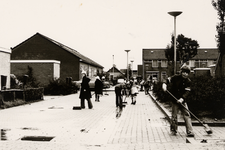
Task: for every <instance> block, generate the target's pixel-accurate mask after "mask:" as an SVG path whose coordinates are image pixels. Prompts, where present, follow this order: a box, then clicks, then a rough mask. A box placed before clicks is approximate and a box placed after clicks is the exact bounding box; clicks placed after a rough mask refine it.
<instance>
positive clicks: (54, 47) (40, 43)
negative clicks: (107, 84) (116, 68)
mask: <svg viewBox="0 0 225 150" xmlns="http://www.w3.org/2000/svg"><path fill="white" fill-rule="evenodd" d="M11 60H13V61H15V60H22V61H25V60H27V61H35V60H37V61H47V60H52V61H55V62H59V63H60V75H59V77H60V78H61V79H63V80H64V79H65V80H66V78H67V77H72V80H80V79H81V72H82V70H84V71H86V72H87V74H88V76H90V77H91V78H92V77H94V76H95V75H96V74H97V73H102V72H103V66H101V65H100V64H98V63H96V62H95V61H93V60H91V59H90V58H88V57H86V56H84V55H82V54H81V53H79V52H78V51H76V50H74V49H72V48H70V47H68V46H65V45H63V44H61V43H59V42H57V41H55V40H53V39H50V38H48V37H46V36H44V35H42V34H40V33H36V34H35V35H33V36H32V37H30V38H28V39H27V40H25V41H24V42H22V43H20V44H19V45H17V46H15V47H13V48H12V54H11ZM14 64H15V63H14ZM31 64H33V63H28V62H27V63H26V65H31ZM45 64H46V63H45ZM52 65H53V64H52ZM42 69H43V70H42V71H43V72H48V71H46V70H49V69H52V67H44V68H42ZM18 72H19V71H18V70H16V68H13V70H12V73H13V74H14V73H15V75H17V74H16V73H18ZM34 72H35V74H36V75H37V78H41V72H40V70H34ZM24 73H26V72H24ZM38 76H39V77H38ZM47 76H48V75H47V74H46V77H47Z"/></svg>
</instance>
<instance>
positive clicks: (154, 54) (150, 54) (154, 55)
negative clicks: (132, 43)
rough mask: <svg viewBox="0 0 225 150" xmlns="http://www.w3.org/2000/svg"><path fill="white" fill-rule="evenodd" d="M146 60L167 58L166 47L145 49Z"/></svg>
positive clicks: (144, 56)
mask: <svg viewBox="0 0 225 150" xmlns="http://www.w3.org/2000/svg"><path fill="white" fill-rule="evenodd" d="M142 54H143V59H144V60H154V59H155V60H159V59H162V60H163V59H166V56H165V49H143V53H142Z"/></svg>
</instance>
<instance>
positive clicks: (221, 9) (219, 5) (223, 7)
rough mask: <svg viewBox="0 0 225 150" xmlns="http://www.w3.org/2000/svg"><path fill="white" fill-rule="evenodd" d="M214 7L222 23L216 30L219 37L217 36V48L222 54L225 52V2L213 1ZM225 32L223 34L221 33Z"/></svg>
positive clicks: (221, 0) (222, 0)
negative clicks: (224, 39)
mask: <svg viewBox="0 0 225 150" xmlns="http://www.w3.org/2000/svg"><path fill="white" fill-rule="evenodd" d="M212 5H213V7H214V8H215V9H216V10H217V14H218V19H219V20H220V23H218V24H217V26H216V30H217V32H218V35H217V36H216V38H217V46H218V48H219V51H220V52H221V53H224V52H225V49H224V48H223V47H224V45H223V44H224V43H223V42H222V40H223V35H224V31H225V25H224V16H225V0H217V1H215V0H212ZM221 31H223V32H221Z"/></svg>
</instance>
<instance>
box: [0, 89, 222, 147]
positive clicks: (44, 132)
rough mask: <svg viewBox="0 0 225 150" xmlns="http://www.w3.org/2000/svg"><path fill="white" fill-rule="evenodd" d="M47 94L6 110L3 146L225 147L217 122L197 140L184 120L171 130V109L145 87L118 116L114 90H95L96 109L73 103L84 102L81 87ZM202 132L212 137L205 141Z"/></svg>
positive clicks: (0, 116) (0, 143)
mask: <svg viewBox="0 0 225 150" xmlns="http://www.w3.org/2000/svg"><path fill="white" fill-rule="evenodd" d="M44 99H45V100H44V101H40V102H36V103H32V104H27V105H23V106H18V107H13V108H8V109H2V110H0V119H1V121H0V122H1V123H0V129H1V134H2V135H1V141H0V149H1V150H28V149H29V150H33V149H35V150H36V149H38V150H39V149H40V150H43V149H46V150H50V149H52V150H53V149H54V150H60V149H61V150H75V149H79V150H80V149H81V150H82V149H84V150H86V149H90V150H93V149H97V150H98V149H99V150H103V149H104V150H108V149H109V150H110V149H120V150H139V149H146V150H147V149H152V150H153V149H154V150H155V149H169V150H170V149H178V150H179V149H224V143H223V141H222V140H223V139H225V135H223V133H225V128H224V127H214V128H213V130H214V134H213V135H212V136H209V135H206V133H205V132H204V129H202V127H200V126H196V127H194V131H195V132H197V134H196V138H195V139H194V138H193V139H191V140H190V141H192V143H187V137H186V133H185V127H184V126H179V130H178V134H177V136H173V135H171V133H170V124H169V123H168V121H167V120H166V119H165V115H164V114H163V113H162V112H161V110H160V109H159V108H158V107H157V106H156V104H155V103H154V102H153V100H152V99H151V97H150V96H149V95H145V94H144V92H139V94H138V96H137V103H136V105H131V104H130V103H131V100H130V98H127V99H126V100H127V105H126V107H125V108H124V110H123V112H122V115H121V117H120V118H118V119H117V118H116V106H115V94H114V91H107V94H106V92H104V94H103V96H102V97H100V102H95V99H94V95H93V97H92V103H93V109H88V107H87V103H86V109H82V110H73V109H72V108H73V106H80V100H79V93H76V94H72V95H68V96H46V97H44ZM202 137H204V139H206V140H208V143H204V144H203V143H200V140H202ZM31 139H32V140H31ZM210 139H211V141H213V140H214V139H215V140H216V139H217V140H218V139H219V140H220V141H217V142H209V141H210ZM35 140H36V141H35ZM215 140H214V141H215Z"/></svg>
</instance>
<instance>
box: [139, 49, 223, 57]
mask: <svg viewBox="0 0 225 150" xmlns="http://www.w3.org/2000/svg"><path fill="white" fill-rule="evenodd" d="M218 55H219V51H218V49H216V48H200V49H198V54H197V55H196V56H195V57H193V58H192V60H193V59H194V60H196V59H217V57H218ZM164 59H167V58H166V56H165V49H143V60H164Z"/></svg>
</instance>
